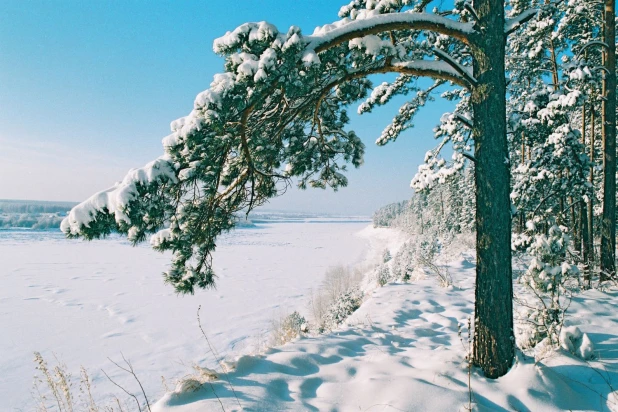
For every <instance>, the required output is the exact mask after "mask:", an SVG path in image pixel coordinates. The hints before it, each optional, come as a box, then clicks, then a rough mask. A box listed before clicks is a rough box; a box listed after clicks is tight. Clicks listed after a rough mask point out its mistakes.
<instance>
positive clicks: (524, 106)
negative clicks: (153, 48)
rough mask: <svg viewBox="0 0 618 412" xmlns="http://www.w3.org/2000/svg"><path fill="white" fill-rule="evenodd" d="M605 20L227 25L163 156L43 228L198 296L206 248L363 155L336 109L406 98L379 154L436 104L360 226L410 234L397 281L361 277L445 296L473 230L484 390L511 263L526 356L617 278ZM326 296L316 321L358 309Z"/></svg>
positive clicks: (364, 10) (491, 2) (472, 15)
mask: <svg viewBox="0 0 618 412" xmlns="http://www.w3.org/2000/svg"><path fill="white" fill-rule="evenodd" d="M433 6H435V7H434V8H433V10H432V12H428V10H429V8H430V7H433ZM615 25H616V20H615V0H604V1H601V2H593V3H591V2H583V1H577V0H571V1H568V2H565V1H555V2H554V1H541V0H533V1H527V0H526V1H519V0H515V1H509V2H504V1H499V0H474V1H473V2H467V1H463V0H457V1H455V2H454V3H452V4H451V3H439V2H431V1H422V0H418V1H417V0H354V1H352V2H350V3H349V4H348V5H347V6H344V7H342V8H341V10H340V13H339V20H338V21H336V22H334V23H332V24H327V25H325V26H321V27H318V28H316V30H315V31H314V32H313V34H312V35H305V34H303V33H302V30H301V29H300V28H298V27H295V26H293V27H291V28H290V29H289V30H287V31H285V30H284V31H280V30H279V29H277V28H276V27H274V26H273V25H271V24H268V23H266V22H260V23H246V24H243V25H241V26H239V27H238V28H237V29H235V30H233V31H230V32H228V33H227V34H226V35H225V36H223V37H221V38H219V39H217V40H216V41H215V43H214V50H215V52H216V53H218V54H219V55H221V56H222V57H223V58H224V59H225V66H224V72H223V73H221V74H218V75H216V76H215V78H214V80H213V82H212V84H211V87H210V88H209V89H208V90H206V91H204V92H202V93H200V94H199V95H198V96H197V97H196V99H195V103H194V109H193V110H192V111H191V113H190V114H189V115H188V116H186V117H184V118H181V119H178V120H176V121H174V122H173V123H172V125H171V129H172V134H171V135H169V136H167V137H166V138H165V139H164V154H163V155H162V156H161V157H159V158H157V159H155V160H153V161H152V162H150V163H148V164H147V165H145V166H144V167H142V168H139V169H133V170H131V171H130V172H129V174H127V176H126V177H125V179H124V180H123V181H122V182H120V183H118V184H117V185H115V186H113V187H111V188H110V189H108V190H106V191H103V192H100V193H97V194H95V195H94V196H92V197H91V198H90V199H88V200H86V201H85V202H83V203H81V204H80V205H78V206H76V207H75V208H74V209H72V211H71V212H70V214H69V216H68V217H67V218H66V219H65V220H64V221H63V223H62V230H63V232H64V233H65V234H66V235H67V236H68V237H82V238H85V239H94V238H99V237H104V236H106V235H108V234H109V233H111V232H113V231H116V232H120V233H122V234H125V235H126V236H127V237H128V239H129V240H130V241H131V242H132V243H135V244H136V243H139V242H142V241H145V240H146V239H147V238H150V243H151V245H152V247H153V248H154V249H155V250H158V251H170V252H171V253H172V255H173V256H172V258H171V264H170V267H169V270H167V271H166V272H165V273H164V279H165V281H166V282H167V283H169V284H171V285H172V286H173V287H174V288H175V290H176V291H177V292H179V293H194V292H195V289H196V288H209V287H213V286H214V282H215V273H214V269H213V261H212V258H213V256H212V253H213V252H214V250H215V247H216V239H217V238H218V236H220V235H221V234H223V233H225V232H227V231H229V230H230V229H232V228H233V227H234V225H235V216H236V215H235V214H236V213H239V212H241V211H251V210H252V209H254V208H256V207H258V206H260V205H263V204H264V203H266V202H267V201H268V200H269V199H270V198H272V197H274V196H277V195H279V194H281V193H282V192H284V191H285V189H286V188H287V187H288V185H289V184H291V183H292V181H293V179H296V180H295V181H296V182H297V183H298V185H299V186H300V187H301V188H306V187H309V186H310V187H316V188H326V187H332V188H334V189H338V188H340V187H343V186H345V185H346V184H347V178H346V177H345V175H344V172H345V170H346V167H347V164H352V165H353V166H355V167H358V166H360V165H361V164H362V162H363V153H364V144H363V143H362V141H361V140H360V138H359V137H358V136H357V135H356V134H355V132H353V131H350V130H347V129H346V124H347V123H348V121H349V116H348V114H347V110H348V108H349V107H350V105H352V104H354V103H360V104H359V106H358V112H359V113H367V112H371V111H372V110H373V109H374V108H376V107H378V106H381V105H384V104H386V103H389V102H391V101H392V98H393V97H394V96H397V95H405V96H407V97H408V99H407V101H405V103H403V105H402V106H401V107H400V109H399V112H398V113H397V115H396V116H395V117H394V119H393V120H392V122H391V123H390V124H389V125H388V126H387V127H386V128H385V129H384V131H383V132H382V133H381V134H380V136H379V137H378V138H377V140H376V143H377V144H378V145H383V144H386V143H389V142H392V141H394V140H396V139H397V138H398V137H400V135H401V134H402V133H403V132H404V131H405V130H407V129H410V128H411V127H412V126H413V125H414V117H415V116H416V115H417V113H418V112H419V111H420V110H421V109H422V108H423V107H424V106H425V105H426V104H427V103H428V102H430V101H432V100H435V99H437V98H442V99H446V100H448V101H452V102H453V103H454V106H455V109H454V110H453V112H452V113H445V114H444V115H443V116H441V118H440V120H439V124H438V125H437V127H436V128H435V137H436V138H437V139H439V141H440V142H439V144H438V146H437V147H436V149H435V150H432V151H430V152H428V153H427V154H426V156H425V161H424V163H423V164H422V165H421V166H420V167H419V170H418V173H417V174H416V175H415V176H414V177H413V179H412V182H411V185H412V187H413V188H414V189H415V190H417V192H418V194H417V195H415V196H414V197H413V198H412V200H411V201H409V202H406V203H403V204H398V205H393V206H391V207H389V208H388V209H387V210H384V211H383V212H382V213H380V214H378V215H377V216H376V225H378V226H384V225H388V226H393V227H399V228H401V229H402V230H405V231H408V232H410V233H414V234H415V235H416V236H418V238H417V239H416V240H415V241H414V244H410V245H409V247H408V248H409V251H408V252H406V253H407V255H402V256H400V258H399V260H398V261H397V262H398V263H397V265H395V266H396V267H395V269H396V271H394V270H393V263H391V262H390V261H389V262H382V264H381V265H380V266H379V267H378V268H377V269H376V273H375V277H376V279H377V282H378V283H379V284H381V285H385V284H387V283H388V282H389V280H390V279H392V278H393V277H394V276H402V279H405V278H406V277H407V276H409V275H408V271H409V268H410V266H411V265H414V264H415V266H416V267H418V266H421V265H422V266H423V267H425V268H428V269H429V270H430V271H431V272H433V273H434V274H436V276H437V277H438V278H439V279H440V283H441V284H442V285H443V286H447V287H448V286H451V282H452V280H451V278H452V276H451V273H450V271H449V269H448V266H447V262H446V260H448V259H447V257H446V256H447V251H448V250H449V247H448V246H449V245H451V246H452V245H455V244H459V243H461V242H460V240H459V239H460V238H461V239H465V238H469V235H471V234H472V233H475V236H476V244H475V247H476V256H475V259H476V260H475V265H476V271H475V276H476V282H475V288H476V290H475V296H476V298H477V299H476V301H475V309H474V316H473V319H474V322H473V323H474V325H473V327H474V335H473V336H474V341H473V348H472V351H471V352H472V354H471V358H470V359H471V362H472V363H473V364H474V365H476V366H479V367H480V368H481V369H482V371H483V373H484V374H485V376H487V377H489V378H499V377H501V376H504V375H505V374H506V373H507V372H508V371H509V369H510V368H511V367H512V365H513V362H514V361H515V359H516V344H515V331H514V329H515V328H514V312H513V290H514V285H513V264H512V258H513V254H515V256H516V257H521V258H522V261H524V262H525V261H526V259H530V261H529V262H528V263H527V266H526V267H524V268H517V267H516V270H519V271H520V274H521V276H519V279H520V281H521V285H522V286H524V287H525V288H526V290H527V292H522V293H523V294H525V293H529V294H532V295H533V298H532V299H527V300H525V306H526V308H527V309H528V310H529V312H528V313H527V314H526V315H525V316H526V319H527V324H528V325H531V327H532V328H533V333H526V334H525V335H526V336H527V340H528V341H529V343H530V344H531V345H533V344H534V343H535V342H536V341H539V340H540V342H539V343H542V342H545V343H544V345H545V347H554V346H556V345H557V344H558V340H559V337H560V336H562V331H561V329H560V328H561V325H562V322H563V319H564V316H565V313H566V306H565V305H568V298H569V297H571V296H572V295H573V294H574V293H577V292H578V289H581V288H590V287H603V283H606V282H608V281H612V280H615V278H616V268H615V267H616V261H615V257H616V251H615V246H616V244H615V242H616V147H615V145H616V68H615ZM385 73H396V74H397V75H398V77H396V78H394V79H391V81H390V82H384V83H382V84H380V85H377V86H374V85H373V84H372V82H371V80H370V78H372V77H371V76H373V75H376V74H385ZM422 77H429V78H431V79H432V82H431V83H424V82H420V81H418V80H419V79H420V78H422ZM446 147H449V148H450V149H451V152H452V154H451V156H450V158H448V159H447V158H445V157H444V153H445V150H443V149H445V148H446ZM601 172H602V173H601ZM437 257H441V258H442V261H441V262H439V263H438V261H437ZM412 258H413V259H414V262H413V263H411V262H412V260H411V259H412ZM396 259H397V257H396V256H395V257H394V258H393V261H395V260H396ZM402 273H403V275H402ZM522 273H523V274H522ZM582 273H583V279H580V274H582ZM339 296H343V297H342V298H341V299H343V300H339V299H340V297H337V298H336V299H335V300H334V301H331V303H332V304H331V305H330V306H329V305H326V307H328V308H330V309H331V312H333V313H339V312H341V313H347V312H349V311H350V310H352V308H354V307H357V303H358V302H357V301H358V299H359V298H358V296H357V295H356V294H355V292H353V291H349V292H345V293H344V294H343V295H339ZM565 297H566V298H567V299H566V301H565ZM520 302H524V298H521V299H520ZM522 304H523V303H522ZM339 321H340V317H339V315H337V316H335V317H334V318H332V319H328V320H327V322H326V323H335V324H337V323H339ZM571 337H572V339H575V340H577V339H579V338H577V333H575V332H574V333H572V334H571Z"/></svg>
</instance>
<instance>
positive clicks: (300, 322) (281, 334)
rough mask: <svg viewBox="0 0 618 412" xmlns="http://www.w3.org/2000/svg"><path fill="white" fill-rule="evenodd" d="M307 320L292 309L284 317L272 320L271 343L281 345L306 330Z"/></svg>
mask: <svg viewBox="0 0 618 412" xmlns="http://www.w3.org/2000/svg"><path fill="white" fill-rule="evenodd" d="M307 329H308V327H307V321H306V320H305V318H304V317H303V316H301V315H300V314H299V313H298V312H296V311H294V312H292V313H291V314H289V315H288V316H286V317H285V318H283V319H281V320H279V321H278V322H274V325H273V336H272V337H273V339H272V340H273V345H283V344H285V343H288V342H290V341H291V340H292V339H295V338H297V337H298V336H300V335H301V334H302V333H303V332H307Z"/></svg>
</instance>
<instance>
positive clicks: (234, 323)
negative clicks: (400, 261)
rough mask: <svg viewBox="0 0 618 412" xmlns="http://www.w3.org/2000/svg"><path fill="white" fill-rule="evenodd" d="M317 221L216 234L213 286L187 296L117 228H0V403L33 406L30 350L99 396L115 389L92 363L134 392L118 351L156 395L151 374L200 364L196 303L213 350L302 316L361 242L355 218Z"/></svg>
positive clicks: (241, 345)
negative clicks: (94, 232) (107, 234)
mask: <svg viewBox="0 0 618 412" xmlns="http://www.w3.org/2000/svg"><path fill="white" fill-rule="evenodd" d="M353 220H355V219H353ZM320 222H321V223H290V222H283V223H273V224H266V225H263V224H261V225H258V228H250V229H238V230H236V231H233V232H231V233H229V234H226V235H225V236H223V237H222V238H220V239H219V242H218V248H217V251H216V252H215V255H214V265H215V271H216V273H217V275H218V279H217V289H215V290H207V291H198V292H197V293H196V294H195V295H194V296H190V295H188V296H177V295H176V294H175V292H174V291H173V288H171V287H170V286H169V285H165V284H164V283H163V278H162V276H161V273H162V272H163V271H164V270H165V269H166V268H167V266H168V264H169V258H170V257H169V255H168V254H160V253H157V252H155V251H153V250H152V249H150V247H149V246H148V245H143V246H140V247H136V248H133V247H131V246H130V245H129V244H128V242H127V241H126V240H124V239H121V238H119V237H112V238H110V239H107V240H100V241H93V242H84V241H81V240H66V239H63V236H62V233H49V232H38V233H36V232H34V233H28V232H23V231H22V232H13V233H11V232H7V231H2V232H0V262H2V265H1V266H0V268H1V269H0V281H1V284H2V288H1V289H0V325H1V332H0V354H1V355H2V356H0V411H15V410H23V411H29V410H33V409H34V404H33V399H32V396H31V390H32V382H33V376H34V374H35V372H36V371H35V369H34V362H33V352H34V351H39V352H41V353H42V355H43V356H44V357H45V359H46V360H47V361H48V362H49V363H50V366H51V365H54V364H55V363H56V362H55V360H54V354H56V355H57V356H58V358H59V359H60V360H61V361H64V362H65V363H66V364H67V367H68V369H69V370H70V371H72V373H73V376H74V377H77V378H78V375H79V367H80V365H83V366H84V367H85V368H86V369H87V370H88V371H89V373H90V375H91V377H92V379H93V385H94V390H93V392H94V394H95V397H97V398H98V399H99V400H101V399H105V398H106V397H108V396H109V395H111V394H118V391H119V390H118V389H117V388H114V387H113V386H112V385H111V384H110V383H109V382H108V381H107V379H106V378H105V376H104V375H103V373H102V372H101V369H104V370H105V371H106V372H107V373H108V374H110V376H111V377H112V378H113V379H114V380H117V381H118V382H119V383H121V384H123V385H127V387H128V388H130V390H139V388H137V387H134V386H135V382H132V381H131V380H130V379H128V377H127V376H126V375H125V374H124V373H123V372H121V371H119V370H118V369H117V368H116V367H115V366H114V365H113V364H112V363H111V362H110V361H108V360H107V357H110V358H111V359H113V360H115V361H122V358H121V353H123V354H124V356H125V357H126V358H127V359H128V360H130V361H131V363H132V364H133V366H134V368H135V370H136V372H137V374H138V376H139V377H140V380H141V381H142V383H143V384H144V387H145V388H146V391H147V393H148V395H149V398H150V399H152V400H156V399H158V398H159V397H160V396H162V395H163V393H164V389H163V387H162V384H161V376H164V377H165V378H166V380H167V382H168V384H169V385H170V387H172V388H173V387H174V384H175V380H176V379H177V378H180V377H182V376H183V375H185V374H187V373H190V372H191V371H192V370H191V366H192V364H194V363H197V364H202V366H207V365H203V364H204V363H206V362H207V360H208V359H210V357H209V354H208V346H207V344H206V342H205V341H204V338H203V337H202V335H201V332H200V330H199V328H198V326H197V319H196V312H197V308H198V306H199V305H201V306H202V309H201V319H202V325H203V327H204V330H205V331H206V333H207V334H208V337H209V339H210V340H211V342H212V344H213V345H214V347H215V348H216V349H217V350H218V351H219V352H220V354H221V355H222V356H231V357H232V358H233V357H234V356H238V355H242V354H245V353H252V352H254V351H255V350H256V348H257V346H258V345H260V344H263V343H264V342H263V340H265V339H266V338H267V335H268V332H269V330H270V328H271V323H272V321H273V320H274V319H275V318H279V317H280V316H286V315H288V314H289V313H291V312H292V311H294V310H298V311H299V312H301V313H304V314H307V312H308V310H307V304H308V296H309V295H310V293H311V289H312V288H314V289H316V288H317V287H318V286H319V285H320V283H321V281H322V279H323V276H324V273H325V271H326V270H327V269H328V268H329V267H331V266H334V265H338V264H354V263H355V262H359V261H360V260H361V259H362V258H364V257H365V256H366V255H367V253H366V252H367V250H368V247H369V246H368V245H369V243H370V242H369V241H368V239H367V238H366V237H359V236H357V235H356V233H357V232H358V231H359V230H361V229H363V228H365V227H366V226H367V222H366V221H365V222H357V223H342V222H341V221H339V222H338V221H334V220H333V221H328V219H327V220H323V221H320ZM376 253H377V252H376ZM75 390H76V392H78V391H77V388H75ZM118 395H119V397H120V398H121V399H124V398H123V397H122V396H120V395H121V394H118ZM102 404H105V402H102Z"/></svg>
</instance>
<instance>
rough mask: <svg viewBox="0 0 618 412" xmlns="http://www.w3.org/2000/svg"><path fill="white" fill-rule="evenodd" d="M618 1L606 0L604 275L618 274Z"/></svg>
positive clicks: (602, 246)
mask: <svg viewBox="0 0 618 412" xmlns="http://www.w3.org/2000/svg"><path fill="white" fill-rule="evenodd" d="M615 8H616V0H606V1H605V43H606V44H607V45H608V46H609V47H608V48H607V50H606V52H605V53H606V54H605V56H606V57H605V68H606V69H607V72H606V73H604V79H603V96H604V97H605V99H604V100H603V146H604V157H603V219H602V222H601V276H600V280H601V281H604V280H608V279H611V278H613V277H614V276H615V275H616V30H615V28H616V26H615V18H616V10H615Z"/></svg>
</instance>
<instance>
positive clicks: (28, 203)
mask: <svg viewBox="0 0 618 412" xmlns="http://www.w3.org/2000/svg"><path fill="white" fill-rule="evenodd" d="M76 204H77V203H74V202H48V201H42V200H4V199H0V213H3V214H4V213H68V211H69V210H71V208H72V207H73V206H75V205H76Z"/></svg>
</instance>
